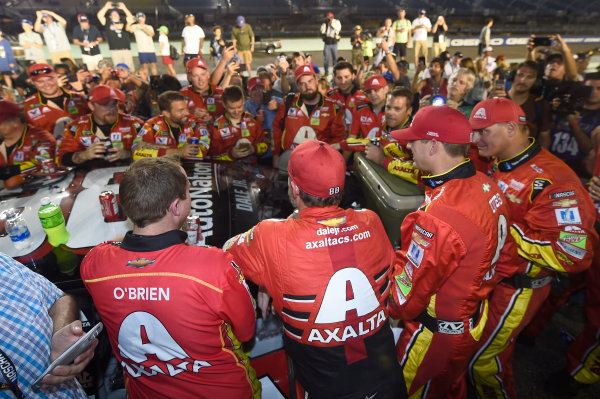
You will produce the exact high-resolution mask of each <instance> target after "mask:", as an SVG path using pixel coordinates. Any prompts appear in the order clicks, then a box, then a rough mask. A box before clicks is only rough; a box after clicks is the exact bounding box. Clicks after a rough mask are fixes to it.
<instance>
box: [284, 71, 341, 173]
mask: <svg viewBox="0 0 600 399" xmlns="http://www.w3.org/2000/svg"><path fill="white" fill-rule="evenodd" d="M295 76H296V85H297V86H298V89H299V90H300V93H298V94H296V95H295V96H293V98H291V97H290V96H288V98H286V99H285V100H284V101H283V102H282V103H281V105H280V107H279V110H278V111H277V114H276V115H275V119H273V164H274V165H275V166H278V161H279V154H280V153H281V152H282V151H287V150H290V149H293V148H294V147H296V146H297V145H298V144H300V143H302V142H304V141H306V140H311V139H312V140H320V141H324V142H326V143H328V144H331V145H333V147H334V148H336V149H339V142H340V141H342V140H344V138H345V137H346V136H345V129H344V122H343V120H342V118H343V116H344V115H343V113H342V112H340V108H339V106H338V105H337V104H336V103H335V102H334V101H332V100H330V99H328V98H326V97H323V96H321V94H319V92H318V91H317V79H316V78H315V72H314V71H313V70H312V68H311V67H310V66H308V65H301V66H299V67H298V68H296V71H295Z"/></svg>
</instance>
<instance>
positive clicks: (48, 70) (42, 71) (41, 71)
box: [29, 68, 54, 76]
mask: <svg viewBox="0 0 600 399" xmlns="http://www.w3.org/2000/svg"><path fill="white" fill-rule="evenodd" d="M52 72H54V71H53V70H52V68H40V69H36V70H34V71H31V72H29V76H39V75H46V74H49V73H52Z"/></svg>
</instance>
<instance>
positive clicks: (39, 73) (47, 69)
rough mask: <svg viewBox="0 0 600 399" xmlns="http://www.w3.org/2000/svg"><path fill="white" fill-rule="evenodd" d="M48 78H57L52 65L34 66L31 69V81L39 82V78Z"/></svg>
mask: <svg viewBox="0 0 600 399" xmlns="http://www.w3.org/2000/svg"><path fill="white" fill-rule="evenodd" d="M46 76H50V77H53V78H55V77H56V72H54V68H52V65H50V64H33V65H32V66H30V67H29V77H30V78H31V80H37V79H39V78H45V77H46Z"/></svg>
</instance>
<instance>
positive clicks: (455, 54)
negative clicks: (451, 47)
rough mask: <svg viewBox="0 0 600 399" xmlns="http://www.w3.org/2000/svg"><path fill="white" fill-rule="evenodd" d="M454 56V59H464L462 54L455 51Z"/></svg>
mask: <svg viewBox="0 0 600 399" xmlns="http://www.w3.org/2000/svg"><path fill="white" fill-rule="evenodd" d="M454 56H455V57H458V58H462V57H464V56H463V53H461V52H460V51H457V52H456V53H454Z"/></svg>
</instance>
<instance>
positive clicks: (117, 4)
mask: <svg viewBox="0 0 600 399" xmlns="http://www.w3.org/2000/svg"><path fill="white" fill-rule="evenodd" d="M110 4H111V6H112V7H113V8H117V7H119V3H110Z"/></svg>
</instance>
